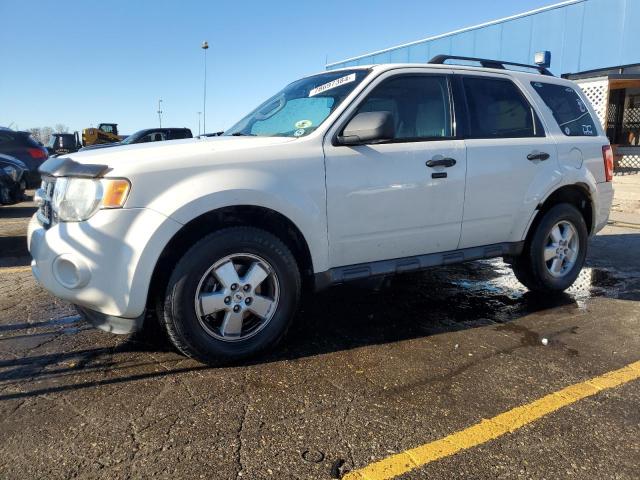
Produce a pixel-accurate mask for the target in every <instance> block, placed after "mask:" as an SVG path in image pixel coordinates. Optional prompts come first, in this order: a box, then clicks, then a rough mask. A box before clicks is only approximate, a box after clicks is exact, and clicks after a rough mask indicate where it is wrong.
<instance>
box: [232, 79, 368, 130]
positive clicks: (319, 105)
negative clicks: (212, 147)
mask: <svg viewBox="0 0 640 480" xmlns="http://www.w3.org/2000/svg"><path fill="white" fill-rule="evenodd" d="M368 73H369V70H351V71H344V70H341V71H339V72H328V73H322V74H320V75H314V76H312V77H307V78H303V79H301V80H298V81H296V82H293V83H291V84H289V85H288V86H286V87H285V88H284V89H283V90H281V91H280V92H279V93H277V94H276V95H274V96H273V97H271V98H270V99H269V100H267V101H266V102H264V103H263V104H262V105H260V106H259V107H258V108H256V109H255V110H254V111H253V112H251V113H250V114H249V115H247V116H246V117H244V118H243V119H242V120H240V121H239V122H238V123H236V124H235V125H234V126H233V127H231V128H230V129H229V130H227V131H226V132H225V133H224V135H225V136H229V135H234V136H235V135H249V136H258V137H303V136H305V135H309V134H310V133H311V132H313V131H314V130H315V129H316V128H318V127H319V126H320V125H321V124H322V122H324V121H325V119H326V118H327V117H328V116H329V115H330V114H331V112H333V111H334V110H335V109H336V108H338V106H339V105H340V104H341V103H342V102H343V101H344V99H345V98H346V97H347V96H348V95H349V94H350V93H351V92H352V91H353V89H354V88H355V87H356V86H357V85H358V84H359V83H360V82H361V81H362V80H363V79H364V78H365V77H366V76H367V74H368Z"/></svg>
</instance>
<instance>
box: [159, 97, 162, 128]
mask: <svg viewBox="0 0 640 480" xmlns="http://www.w3.org/2000/svg"><path fill="white" fill-rule="evenodd" d="M161 104H162V99H159V100H158V120H159V121H160V128H162V105H161Z"/></svg>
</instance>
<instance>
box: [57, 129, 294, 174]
mask: <svg viewBox="0 0 640 480" xmlns="http://www.w3.org/2000/svg"><path fill="white" fill-rule="evenodd" d="M297 140H298V139H296V138H292V137H231V136H229V137H225V136H222V137H205V138H187V139H184V140H168V141H164V142H151V143H139V144H134V145H118V146H116V147H114V148H96V149H91V150H83V151H79V152H75V153H72V154H68V155H65V156H64V157H65V158H70V159H72V160H74V161H75V162H78V163H82V164H99V165H107V166H108V167H109V169H110V171H109V175H110V176H116V175H123V176H125V175H127V174H136V173H143V172H145V171H151V170H154V171H158V170H163V169H171V170H175V169H176V168H180V167H182V168H189V167H196V168H197V167H200V166H204V165H212V164H222V163H231V162H233V161H234V160H235V155H234V154H235V153H236V152H240V151H242V152H247V153H249V152H250V151H251V150H260V149H264V148H269V147H271V146H278V145H283V144H286V143H291V142H295V141H297Z"/></svg>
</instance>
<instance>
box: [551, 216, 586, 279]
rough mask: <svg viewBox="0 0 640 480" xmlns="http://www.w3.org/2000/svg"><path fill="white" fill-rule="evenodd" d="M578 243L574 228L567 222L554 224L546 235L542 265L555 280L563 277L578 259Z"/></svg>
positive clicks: (576, 232)
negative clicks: (543, 264)
mask: <svg viewBox="0 0 640 480" xmlns="http://www.w3.org/2000/svg"><path fill="white" fill-rule="evenodd" d="M579 251H580V242H579V237H578V231H577V229H576V227H575V226H574V225H573V224H572V223H571V222H569V221H567V220H562V221H560V222H558V223H556V224H555V225H554V226H553V228H552V229H551V230H550V231H549V234H548V235H547V240H546V242H545V247H544V263H545V265H546V267H547V271H548V272H549V273H550V274H551V276H553V277H555V278H561V277H564V276H565V275H566V274H567V273H568V272H570V271H571V270H572V269H573V267H574V265H575V264H576V261H577V259H578V253H579Z"/></svg>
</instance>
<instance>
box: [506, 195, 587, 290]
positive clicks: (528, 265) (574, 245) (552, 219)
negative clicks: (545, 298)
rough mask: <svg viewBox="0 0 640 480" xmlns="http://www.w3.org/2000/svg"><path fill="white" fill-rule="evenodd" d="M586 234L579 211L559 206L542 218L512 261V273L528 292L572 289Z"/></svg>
mask: <svg viewBox="0 0 640 480" xmlns="http://www.w3.org/2000/svg"><path fill="white" fill-rule="evenodd" d="M587 241H588V231H587V225H586V223H585V221H584V218H583V217H582V214H581V213H580V211H579V210H578V209H577V208H575V207H574V206H573V205H571V204H568V203H561V204H558V205H556V206H554V207H552V208H551V209H550V210H549V211H548V212H546V213H545V214H544V216H543V217H542V219H541V221H540V223H538V225H537V227H536V229H535V231H534V232H532V235H531V236H530V238H529V239H528V241H527V244H526V245H525V249H524V251H523V252H522V254H521V255H520V256H519V257H517V258H515V259H514V262H513V271H514V273H515V275H516V277H517V278H518V280H519V281H520V282H521V283H522V284H523V285H524V286H526V287H527V288H528V289H529V290H534V291H556V292H557V291H562V290H565V289H567V288H569V287H570V286H571V285H573V282H575V280H576V278H578V275H579V274H580V270H581V269H582V266H583V265H584V260H585V257H586V255H587Z"/></svg>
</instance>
